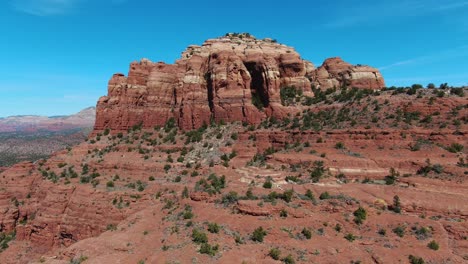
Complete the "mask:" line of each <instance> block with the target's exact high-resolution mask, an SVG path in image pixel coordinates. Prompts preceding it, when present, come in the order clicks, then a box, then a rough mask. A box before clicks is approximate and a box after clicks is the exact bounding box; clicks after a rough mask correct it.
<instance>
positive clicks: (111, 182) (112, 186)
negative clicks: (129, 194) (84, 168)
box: [106, 181, 114, 188]
mask: <svg viewBox="0 0 468 264" xmlns="http://www.w3.org/2000/svg"><path fill="white" fill-rule="evenodd" d="M106 186H107V188H114V182H113V181H108V182H107V183H106Z"/></svg>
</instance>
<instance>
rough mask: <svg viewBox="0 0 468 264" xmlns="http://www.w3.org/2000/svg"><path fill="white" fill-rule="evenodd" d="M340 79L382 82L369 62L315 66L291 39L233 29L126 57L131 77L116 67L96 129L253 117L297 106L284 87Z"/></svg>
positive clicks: (334, 83)
mask: <svg viewBox="0 0 468 264" xmlns="http://www.w3.org/2000/svg"><path fill="white" fill-rule="evenodd" d="M345 85H347V86H349V87H358V88H367V89H380V88H383V87H384V85H385V84H384V81H383V78H382V76H381V75H380V73H379V72H378V70H376V69H374V68H371V67H367V66H352V65H351V64H349V63H346V62H344V61H342V60H341V59H339V58H332V59H328V60H326V61H325V62H324V64H323V65H322V66H321V67H319V68H318V69H316V68H315V66H314V65H313V64H312V63H311V62H309V61H306V60H304V59H302V58H301V56H300V55H299V54H298V53H297V52H296V51H295V50H294V49H293V48H292V47H288V46H286V45H282V44H278V43H276V42H275V41H272V40H270V39H264V40H259V39H256V38H254V37H252V36H251V35H249V34H240V35H233V34H230V35H227V36H225V37H221V38H217V39H210V40H207V41H205V43H203V45H202V46H197V45H191V46H189V47H188V48H187V49H186V50H185V51H184V52H183V53H182V57H181V59H179V60H177V61H176V62H175V64H165V63H162V62H158V63H153V62H151V61H149V60H147V59H143V60H141V61H140V62H133V63H131V65H130V71H129V73H128V77H125V76H124V75H123V74H120V73H119V74H115V75H114V76H113V77H112V78H111V80H110V81H109V87H108V95H107V96H104V97H102V98H101V99H100V100H99V102H98V104H97V118H96V124H95V131H101V130H103V129H106V128H110V129H112V130H114V131H124V130H127V129H128V128H130V127H131V126H133V125H136V124H140V123H141V124H142V125H143V127H145V128H150V127H154V126H160V125H163V124H164V123H165V122H166V121H167V120H168V119H169V118H174V119H175V120H176V121H177V123H178V125H179V127H181V128H182V129H193V128H197V127H200V126H201V125H202V124H203V123H206V124H208V123H210V122H211V121H221V120H223V121H226V122H231V121H242V122H247V123H252V124H258V123H259V122H260V121H261V120H263V119H264V118H265V117H270V116H274V117H277V118H283V117H285V116H286V115H287V114H288V113H295V111H299V109H297V108H291V107H286V106H283V105H282V104H281V98H280V90H281V88H282V87H287V86H294V87H296V89H300V90H302V91H303V92H304V94H305V95H310V96H312V95H313V92H312V89H311V87H312V86H315V87H318V88H320V89H327V88H331V87H337V88H338V87H343V86H345Z"/></svg>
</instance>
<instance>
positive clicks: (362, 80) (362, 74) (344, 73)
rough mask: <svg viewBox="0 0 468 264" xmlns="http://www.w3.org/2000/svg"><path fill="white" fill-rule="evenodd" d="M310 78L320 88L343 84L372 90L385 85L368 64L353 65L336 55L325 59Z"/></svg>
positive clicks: (376, 71)
mask: <svg viewBox="0 0 468 264" xmlns="http://www.w3.org/2000/svg"><path fill="white" fill-rule="evenodd" d="M311 79H312V83H313V84H314V85H315V86H316V87H317V88H320V89H322V90H324V89H328V88H333V87H336V88H339V87H343V86H346V87H356V88H361V89H372V90H378V89H381V88H383V87H385V82H384V79H383V77H382V75H381V74H380V72H379V70H377V69H375V68H372V67H369V66H361V65H358V66H353V65H351V64H349V63H347V62H345V61H343V60H342V59H341V58H338V57H337V58H330V59H326V60H325V62H324V63H323V64H322V66H320V67H319V68H318V69H317V70H316V71H314V72H312V74H311Z"/></svg>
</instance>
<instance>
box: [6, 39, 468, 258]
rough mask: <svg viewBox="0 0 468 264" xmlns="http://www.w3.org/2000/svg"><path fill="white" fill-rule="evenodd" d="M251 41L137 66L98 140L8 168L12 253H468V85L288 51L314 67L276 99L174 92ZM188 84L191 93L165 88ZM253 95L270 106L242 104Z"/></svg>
mask: <svg viewBox="0 0 468 264" xmlns="http://www.w3.org/2000/svg"><path fill="white" fill-rule="evenodd" d="M238 40H239V42H240V44H238V43H237V42H238ZM258 41H259V40H258ZM249 42H253V43H255V40H254V39H253V38H248V37H247V36H245V37H243V38H242V40H240V37H239V36H231V38H230V37H224V38H220V39H217V40H211V41H207V42H206V43H205V45H204V46H202V47H191V48H189V49H188V51H187V52H185V53H184V55H183V57H184V59H182V60H181V61H179V62H177V63H176V64H175V66H174V65H165V64H152V63H149V62H143V63H138V64H135V65H139V66H138V67H135V69H138V71H136V70H132V69H133V68H132V69H131V71H130V74H129V77H124V76H114V77H113V78H112V80H111V82H110V85H109V95H108V96H107V97H104V98H101V99H100V101H99V103H98V107H97V121H96V126H95V131H94V132H93V135H92V136H90V138H89V139H88V140H87V141H86V142H83V143H82V144H80V145H78V146H76V147H73V148H71V149H69V150H64V151H60V152H57V153H55V154H54V155H53V156H52V157H51V158H49V159H47V160H41V161H39V162H35V163H27V162H25V163H20V164H17V165H15V166H13V167H12V168H8V169H6V170H5V171H3V172H1V173H0V232H1V234H0V260H1V261H0V262H1V263H54V264H55V263H109V264H110V263H466V261H468V254H467V252H468V222H467V220H468V195H467V192H466V190H467V189H468V182H467V174H468V165H467V163H468V161H467V148H466V145H467V141H468V140H467V139H468V138H467V136H466V135H467V128H468V124H467V122H468V120H467V116H468V105H467V97H466V93H467V92H468V89H466V88H465V89H463V88H460V89H446V90H440V89H417V87H415V88H412V89H397V90H389V89H377V88H378V87H380V85H383V79H382V80H381V79H379V78H380V77H379V78H377V80H380V81H376V82H375V83H374V84H376V85H377V84H378V83H380V84H379V86H378V87H377V86H372V83H368V88H369V89H365V88H366V86H361V87H359V85H358V84H363V83H365V81H364V80H365V79H363V78H360V81H359V82H358V81H356V80H357V79H356V78H355V77H352V76H353V74H354V75H355V76H356V72H359V70H358V69H364V68H359V67H363V66H359V67H358V68H356V67H354V66H350V65H348V64H345V63H344V62H341V61H340V60H337V59H331V60H330V61H329V62H328V63H327V62H326V63H324V65H323V66H322V67H320V68H318V69H314V68H313V67H312V66H311V65H310V64H308V63H306V62H304V61H302V60H300V59H298V56H296V55H294V54H296V53H294V51H293V50H291V52H290V53H288V52H284V54H286V55H285V56H287V54H292V55H294V56H293V58H296V59H298V60H297V62H301V63H302V64H301V65H305V66H304V67H305V68H307V69H308V70H305V73H304V75H301V74H298V76H296V77H297V78H296V77H294V78H292V77H291V75H290V74H292V72H294V70H292V71H288V70H286V71H285V72H282V71H284V69H290V68H288V67H283V68H282V67H279V66H277V67H278V69H279V72H280V74H279V77H278V79H275V83H276V81H277V82H278V83H277V84H275V85H277V86H274V85H271V86H269V88H268V89H269V90H266V91H268V93H269V97H268V98H269V99H268V102H269V104H268V105H267V104H264V105H263V108H260V107H257V106H255V105H253V104H252V100H251V98H250V97H251V96H252V94H256V92H255V93H252V92H251V88H250V85H247V86H246V87H247V88H246V89H247V90H248V92H246V93H242V94H245V95H246V96H247V97H245V98H248V99H240V97H238V99H235V98H236V96H239V93H238V92H237V91H236V90H234V88H233V91H232V94H231V95H230V97H229V98H230V99H229V100H230V104H229V105H230V106H229V107H228V106H227V105H226V104H221V103H220V102H221V101H222V100H221V99H219V98H224V99H223V100H228V99H226V98H228V97H225V96H227V95H226V93H227V92H229V91H231V90H230V89H225V88H222V89H221V88H220V89H218V92H219V93H220V94H221V95H220V96H217V95H216V96H215V94H214V95H213V100H209V99H208V97H207V95H206V92H207V86H204V85H205V84H202V83H203V82H202V81H200V82H199V83H192V85H191V86H190V87H191V88H190V90H191V91H192V93H191V92H189V90H183V91H185V92H180V90H179V89H184V88H181V87H184V86H185V85H186V84H183V85H182V86H177V88H174V86H173V85H174V83H179V81H174V80H175V79H177V80H184V79H186V78H187V79H190V78H189V77H187V76H189V75H187V74H186V72H187V71H188V69H189V68H191V69H201V68H200V67H201V66H199V68H196V67H194V66H193V64H191V65H192V66H188V65H189V64H184V65H186V67H181V66H180V65H181V64H180V63H182V62H184V61H185V62H184V63H188V62H189V61H191V60H194V61H193V63H194V62H195V59H194V57H196V56H198V57H199V58H197V60H198V61H199V63H200V65H204V64H203V63H205V62H204V61H205V60H204V59H202V58H205V59H206V58H212V57H213V54H214V53H216V54H217V56H218V57H217V58H218V60H219V61H220V64H221V65H224V66H223V67H220V68H219V69H217V70H215V68H216V65H218V64H216V63H214V64H213V65H211V64H209V65H211V66H210V67H211V68H210V69H211V70H210V71H209V72H211V76H220V75H221V76H222V73H225V71H226V69H230V67H233V64H230V62H233V61H237V60H239V61H238V62H239V63H241V62H242V65H244V63H245V61H248V60H247V59H246V58H245V57H243V56H244V55H241V54H244V53H243V52H238V53H235V52H234V51H235V50H236V49H235V48H236V47H237V46H235V47H234V49H232V47H231V48H230V50H229V49H227V50H225V49H223V50H224V52H225V53H223V52H221V51H218V52H213V49H214V47H216V46H218V45H219V46H220V47H224V46H226V43H234V44H235V45H238V46H242V45H247V44H245V43H249ZM207 43H208V44H207ZM210 43H211V44H210ZM259 43H260V41H259ZM261 43H262V45H267V44H268V45H271V46H265V47H262V49H261V50H262V51H263V52H264V53H262V54H270V55H268V56H266V57H268V58H275V59H272V60H274V61H283V60H281V59H280V58H281V56H280V55H278V54H282V53H281V52H279V51H278V54H276V53H275V52H274V50H276V49H275V48H274V47H279V48H278V50H282V49H281V47H282V48H284V49H285V50H287V49H288V48H287V47H285V46H281V45H279V44H276V43H274V42H272V41H271V40H263V41H261ZM264 43H267V44H264ZM252 45H253V44H252ZM208 47H209V48H208ZM267 47H270V48H267ZM191 49H193V50H194V52H193V54H191V53H190V50H191ZM206 49H208V50H209V51H210V52H208V51H207V50H206ZM219 49H220V50H221V48H219ZM270 49H271V50H270ZM245 50H246V51H248V49H245ZM197 52H199V53H200V54H199V55H197V54H198V53H197ZM203 52H207V53H208V54H211V55H209V56H208V55H206V54H205V53H203ZM233 52H234V53H233ZM203 54H205V55H203ZM223 54H224V55H223ZM275 54H276V55H275ZM191 56H192V57H191ZM260 57H261V58H263V59H265V58H266V57H265V55H262V56H260ZM239 58H240V59H239ZM252 58H253V57H252ZM296 59H294V60H293V61H296ZM211 60H213V58H212V59H210V61H211ZM210 63H212V62H210ZM282 63H284V62H282ZM143 64H146V65H147V66H148V68H146V70H143V68H144V67H143V68H141V66H142V65H143ZM285 64H288V63H285ZM327 64H332V65H335V66H330V65H328V66H327ZM158 65H160V66H161V67H160V68H158V67H159V66H158ZM178 65H179V66H178ZM229 65H231V66H229ZM242 65H241V64H239V67H240V68H242V67H246V66H242ZM270 65H281V63H278V64H273V63H272V64H270ZM288 65H289V64H288ZM307 65H309V66H307ZM340 65H341V66H340ZM205 66H206V67H208V66H207V65H205ZM205 66H203V67H205ZM132 67H133V66H132ZM139 67H140V68H139ZM178 67H181V68H183V70H180V69H178ZM268 67H273V66H268ZM333 67H336V68H335V70H331V69H333ZM246 68H247V67H246ZM169 69H170V70H169ZM207 69H208V68H207ZM223 69H224V70H223ZM320 69H325V70H326V71H327V72H328V73H329V76H331V77H326V78H325V79H327V80H331V82H332V85H331V86H325V87H327V88H325V87H323V86H324V85H325V83H326V82H328V81H326V82H325V81H324V80H325V79H322V80H321V81H319V79H318V78H319V77H317V76H318V75H319V74H318V72H319V71H320ZM342 69H346V70H344V71H345V72H347V73H348V74H338V73H343V70H342ZM179 70H180V71H179ZM137 72H138V74H137ZM163 72H165V74H163ZM216 72H217V73H216ZM286 72H288V73H286ZM366 72H369V73H370V72H374V73H375V74H377V75H378V73H377V72H375V71H373V70H369V71H367V70H366ZM205 73H206V71H205V70H203V71H201V70H200V73H197V74H195V75H193V76H203V75H204V74H205ZM245 74H246V76H247V77H248V76H251V73H250V72H249V71H248V70H247V72H246V73H245ZM270 74H271V73H269V74H268V76H270ZM156 76H159V77H156ZM286 76H289V77H286ZM301 76H302V77H301ZM357 76H369V75H368V74H363V75H360V74H357ZM247 77H246V79H249V78H247ZM158 78H159V79H158ZM174 78H175V79H174ZM193 78H194V79H193V80H195V79H197V78H196V77H193ZM209 78H212V79H211V80H213V87H218V85H219V83H221V81H220V82H218V81H215V80H221V79H222V78H220V79H218V77H209ZM366 78H367V77H366ZM157 79H158V80H159V81H156V80H157ZM228 79H229V78H227V79H226V80H228ZM161 80H165V82H166V84H163V82H162V81H161ZM333 80H335V81H336V82H338V83H337V84H338V85H334V84H333V82H334V81H333ZM343 80H346V82H347V83H344V84H343V83H342V82H343ZM353 80H354V81H355V85H353V86H356V88H355V89H353V88H352V86H349V85H350V83H348V82H351V83H352V82H353ZM137 83H138V84H137ZM182 83H184V82H182ZM228 83H229V82H228ZM151 85H154V86H151ZM301 85H302V86H301ZM223 87H224V86H223ZM226 87H230V86H229V85H228V86H226ZM253 87H254V88H255V89H256V87H258V86H257V85H253ZM273 87H274V88H273ZM239 90H240V91H241V89H239ZM378 90H381V91H378ZM174 91H179V92H177V94H178V95H177V98H178V99H177V100H179V99H180V98H184V102H185V103H184V104H182V103H181V102H182V101H177V102H179V103H175V102H174V101H171V100H169V101H164V100H166V99H163V98H166V97H164V96H162V95H161V97H158V96H157V95H156V94H158V93H168V94H172V95H173V94H174ZM195 91H198V92H195ZM234 91H236V92H234ZM140 92H141V93H140ZM138 94H139V96H138ZM189 94H190V95H189ZM260 94H261V93H260ZM140 96H141V97H140ZM205 96H206V97H205ZM249 96H250V97H249ZM264 96H265V94H261V96H260V99H261V100H260V101H262V100H265V98H264ZM169 97H170V96H169ZM189 97H190V98H192V99H193V100H191V101H190V100H189V101H190V102H191V105H190V107H188V106H187V101H186V100H187V98H189ZM139 98H141V99H139ZM157 98H159V99H157ZM216 98H217V99H216ZM262 98H263V99H262ZM180 100H182V99H180ZM217 100H218V101H217ZM164 102H165V103H164ZM210 102H213V103H212V105H211V106H210V104H211V103H210ZM223 102H226V101H223ZM239 102H244V105H243V106H242V107H244V108H245V107H246V106H248V105H250V107H251V108H252V111H255V113H256V114H255V113H254V112H251V116H252V118H250V117H249V115H244V114H240V115H237V114H232V113H235V112H236V111H239V107H240V106H239V105H238V103H239ZM203 104H205V107H206V109H204V108H203ZM236 104H237V106H236ZM221 105H223V107H224V108H223V107H221ZM158 106H161V107H158ZM185 106H187V108H184V107H185ZM171 107H175V108H174V111H171V110H170V109H171ZM230 107H232V110H231V108H230ZM242 107H240V108H241V109H242ZM187 109H189V110H187ZM223 109H224V110H223ZM158 111H160V112H158ZM186 111H191V112H186ZM197 111H198V112H197ZM204 111H207V112H204ZM240 112H241V113H242V110H240ZM187 113H190V114H187ZM195 113H197V114H195ZM202 113H204V114H202ZM273 113H281V115H276V114H273ZM257 114H258V116H257ZM187 116H188V117H187ZM204 118H206V120H205V119H204ZM203 121H206V125H203ZM192 128H196V129H192Z"/></svg>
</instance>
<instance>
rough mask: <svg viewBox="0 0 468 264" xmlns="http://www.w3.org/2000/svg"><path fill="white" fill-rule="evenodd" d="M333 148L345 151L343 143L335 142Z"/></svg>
mask: <svg viewBox="0 0 468 264" xmlns="http://www.w3.org/2000/svg"><path fill="white" fill-rule="evenodd" d="M335 148H336V149H345V145H344V143H343V142H337V143H336V144H335Z"/></svg>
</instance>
